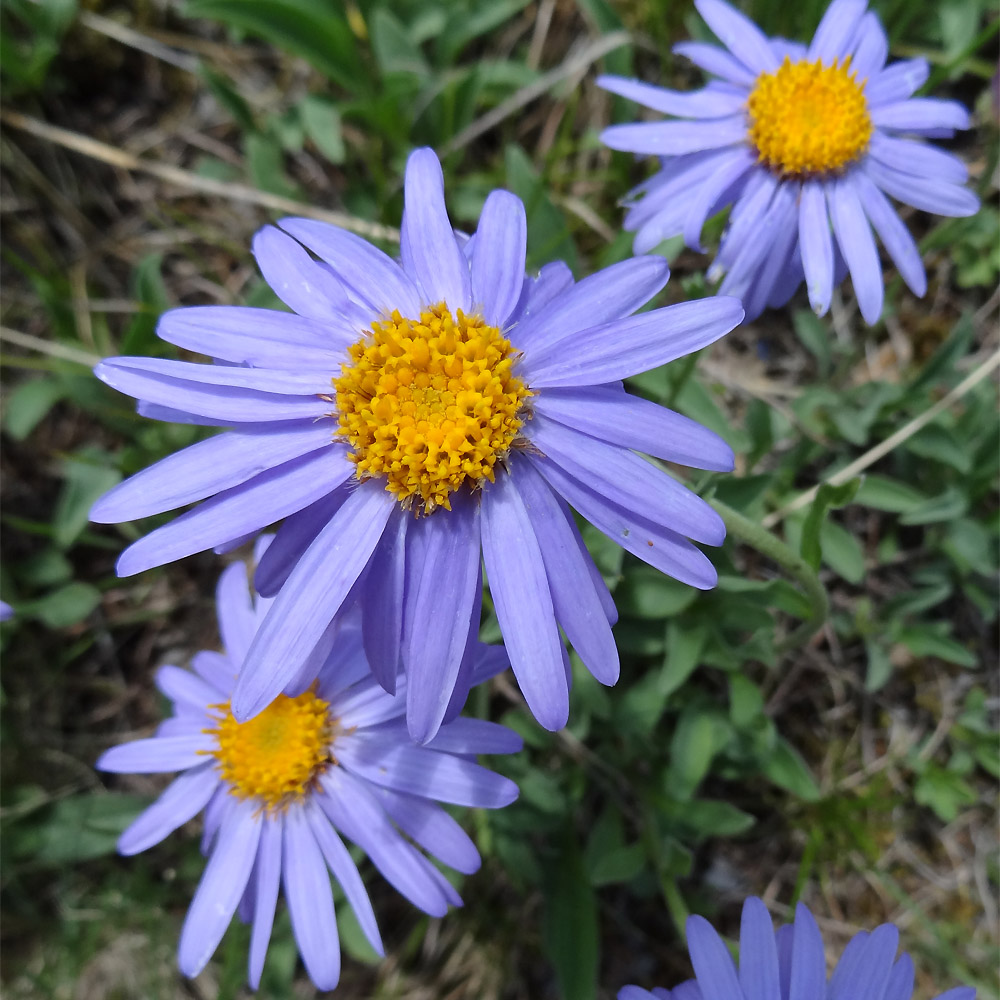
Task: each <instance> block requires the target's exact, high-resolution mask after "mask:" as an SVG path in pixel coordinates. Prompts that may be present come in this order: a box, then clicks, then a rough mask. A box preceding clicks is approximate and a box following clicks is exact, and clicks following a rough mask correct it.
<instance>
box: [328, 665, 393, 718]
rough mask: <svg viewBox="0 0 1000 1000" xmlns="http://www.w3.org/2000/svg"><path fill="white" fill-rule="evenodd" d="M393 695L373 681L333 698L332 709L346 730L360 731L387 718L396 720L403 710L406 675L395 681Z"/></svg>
mask: <svg viewBox="0 0 1000 1000" xmlns="http://www.w3.org/2000/svg"><path fill="white" fill-rule="evenodd" d="M396 683H397V688H396V694H395V695H391V694H387V693H386V691H385V689H384V688H383V687H382V685H381V684H379V683H377V682H376V681H375V679H374V678H372V679H370V680H364V681H361V682H359V683H356V684H353V685H351V687H350V688H349V689H347V690H346V691H344V692H343V693H340V694H338V695H336V699H335V708H336V711H337V714H338V715H339V716H340V718H341V720H342V722H343V724H344V725H345V726H346V727H347V728H357V729H364V728H366V727H368V726H377V725H379V724H380V723H382V722H387V721H389V720H390V719H398V718H400V717H401V716H402V715H403V713H404V712H405V711H406V699H405V698H404V697H403V696H404V695H405V693H406V676H405V674H401V675H400V676H399V678H398V680H397V682H396Z"/></svg>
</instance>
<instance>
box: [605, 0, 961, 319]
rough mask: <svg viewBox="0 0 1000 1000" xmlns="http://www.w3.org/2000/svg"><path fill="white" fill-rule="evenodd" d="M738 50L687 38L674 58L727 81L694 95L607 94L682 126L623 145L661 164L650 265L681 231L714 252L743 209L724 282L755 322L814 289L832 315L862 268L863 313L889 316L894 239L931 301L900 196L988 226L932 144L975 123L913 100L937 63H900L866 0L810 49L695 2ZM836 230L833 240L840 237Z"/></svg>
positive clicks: (641, 130)
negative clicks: (705, 237)
mask: <svg viewBox="0 0 1000 1000" xmlns="http://www.w3.org/2000/svg"><path fill="white" fill-rule="evenodd" d="M695 6H696V7H697V8H698V11H699V12H700V14H701V16H702V17H703V18H704V19H705V21H706V22H707V24H708V26H709V27H710V28H711V29H712V31H713V32H715V34H716V35H717V36H718V38H719V39H720V40H721V41H722V42H723V44H724V45H725V48H719V47H717V46H714V45H708V44H705V43H702V42H682V43H680V44H679V45H676V46H675V47H674V51H675V52H678V53H679V54H681V55H684V56H687V58H689V59H690V60H691V61H692V62H693V63H695V64H696V65H697V66H700V67H701V68H702V69H703V70H705V72H707V73H708V74H709V75H710V76H711V78H712V79H711V80H710V82H709V83H708V85H707V86H706V87H705V88H704V89H703V90H700V91H696V92H693V93H679V92H677V91H673V90H666V89H663V88H661V87H655V86H651V85H650V84H646V83H641V82H640V81H638V80H626V79H622V78H620V77H612V76H604V77H601V78H599V79H598V81H597V82H598V84H599V85H600V86H602V87H604V89H605V90H609V91H611V92H613V93H615V94H619V95H621V96H622V97H627V98H629V99H630V100H633V101H636V102H638V103H639V104H642V105H644V106H646V107H648V108H652V109H653V110H655V111H659V112H662V113H664V114H667V115H670V116H673V117H676V118H678V119H680V120H677V121H667V122H642V123H635V124H629V125H615V126H612V127H611V128H608V129H606V130H605V132H604V133H603V135H602V139H603V141H604V142H605V143H606V144H607V145H609V146H610V147H611V148H612V149H620V150H626V151H629V152H634V153H642V154H653V155H657V156H659V157H661V163H662V169H661V170H660V171H659V173H657V174H656V175H655V176H654V177H652V178H651V179H650V180H648V181H647V182H646V183H644V184H642V185H640V186H639V187H638V188H636V189H635V191H633V192H632V193H631V196H630V197H631V198H632V202H631V204H630V207H629V210H628V213H627V215H626V217H625V228H626V229H627V230H634V231H635V232H636V237H635V244H634V250H635V252H636V253H646V252H648V251H649V250H651V249H652V248H653V247H654V246H656V245H657V244H658V243H659V242H660V241H661V240H663V239H666V238H667V237H670V236H676V235H679V234H681V233H683V235H684V239H685V242H686V243H687V244H688V245H689V246H691V247H693V248H694V249H697V250H700V249H701V246H700V244H699V238H700V233H701V230H702V227H703V225H704V223H705V220H706V219H707V218H708V217H709V216H711V215H713V214H714V213H715V212H718V211H720V210H721V209H722V208H724V207H725V206H726V205H730V204H731V205H732V206H733V208H732V213H731V215H730V218H729V227H728V229H727V231H726V233H725V234H724V235H723V238H722V242H721V244H720V246H719V252H718V254H717V256H716V258H715V261H714V263H713V265H712V268H711V269H710V271H709V277H710V278H712V279H713V280H715V279H717V278H718V277H720V276H722V275H723V274H725V278H724V280H723V282H722V285H721V287H720V292H721V293H723V294H726V295H736V296H739V297H740V298H741V299H742V300H743V304H744V306H745V307H746V311H747V316H748V318H751V319H752V318H754V317H756V316H758V315H759V314H760V313H761V312H762V311H763V310H764V308H765V307H766V306H778V305H783V304H784V303H785V302H787V301H788V299H789V298H791V296H792V294H793V293H794V292H795V290H796V288H798V286H799V284H800V283H801V282H802V280H803V279H804V280H805V282H806V287H807V290H808V294H809V301H810V303H811V304H812V306H813V308H814V309H815V310H816V312H817V313H818V314H820V315H822V314H824V313H825V312H826V311H827V310H828V309H829V307H830V299H831V297H832V294H833V288H834V285H835V284H837V283H838V282H839V281H841V280H842V279H843V277H844V274H845V273H846V272H847V271H850V275H851V281H852V282H853V284H854V291H855V294H856V295H857V299H858V305H859V306H860V309H861V315H862V316H863V317H864V318H865V320H866V321H867V322H868V323H874V322H876V320H878V318H879V315H880V314H881V312H882V299H883V295H884V287H883V281H882V271H881V267H880V265H879V258H878V250H877V249H876V246H875V239H874V236H873V235H872V230H873V229H874V231H875V233H877V234H878V237H879V239H880V240H881V242H882V245H883V246H884V247H885V250H886V252H887V253H888V254H889V256H890V257H891V258H892V260H893V261H894V263H895V264H896V267H897V268H898V269H899V273H900V275H901V276H902V278H903V280H904V281H905V282H906V283H907V285H909V286H910V288H911V289H912V291H913V293H914V294H915V295H918V296H922V295H923V294H924V293H925V291H926V290H927V279H926V277H925V275H924V268H923V264H922V263H921V260H920V253H919V251H918V250H917V247H916V244H915V243H914V242H913V238H912V237H911V236H910V234H909V232H908V231H907V229H906V226H905V225H904V224H903V223H902V221H901V220H900V218H899V216H898V215H897V214H896V211H895V209H894V208H893V206H892V204H891V203H890V201H889V200H888V198H887V197H886V195H889V196H891V197H892V198H895V199H896V200H897V201H901V202H903V203H904V204H907V205H912V206H914V207H915V208H919V209H922V210H924V211H926V212H932V213H934V214H937V215H948V216H964V215H972V214H974V213H975V212H976V211H977V210H978V208H979V200H978V199H977V198H976V196H975V195H974V194H973V193H972V192H971V191H968V190H966V189H965V188H964V187H962V185H963V184H964V183H965V181H966V179H967V177H968V171H967V170H966V168H965V165H964V164H963V163H962V162H961V160H959V159H958V158H957V157H956V156H953V155H951V154H950V153H946V152H944V151H943V150H940V149H937V148H935V147H934V146H932V145H930V144H928V143H927V142H924V141H923V139H926V138H933V137H947V136H951V135H953V134H954V130H955V129H964V128H968V127H969V115H968V112H967V111H966V110H965V108H963V107H962V106H961V105H960V104H957V103H956V102H954V101H945V100H938V99H935V98H927V97H916V98H915V97H913V96H912V95H913V93H914V91H915V90H916V89H917V88H918V87H920V86H921V85H922V84H923V83H924V81H925V80H926V79H927V75H928V69H929V67H928V64H927V60H925V59H907V60H904V61H902V62H897V63H893V64H892V65H889V66H887V65H886V58H887V56H888V52H889V46H888V41H887V39H886V36H885V32H884V30H883V29H882V25H881V23H880V22H879V19H878V17H877V16H876V15H875V14H874V13H873V12H871V11H867V10H866V8H867V2H866V0H833V3H831V4H830V6H829V7H828V8H827V11H826V13H825V15H824V16H823V19H822V21H821V22H820V25H819V27H818V28H817V29H816V34H815V35H814V36H813V40H812V42H811V43H810V45H809V47H808V48H807V47H806V46H804V45H801V44H799V43H797V42H789V41H785V40H784V39H769V38H767V37H765V35H764V34H763V33H762V32H761V30H760V29H759V28H758V27H757V25H755V24H754V23H753V22H752V21H750V20H749V19H748V18H747V17H746V16H744V15H743V14H741V13H740V12H739V11H737V10H735V9H734V8H733V7H731V6H729V4H727V3H725V2H724V0H695ZM831 230H832V235H831Z"/></svg>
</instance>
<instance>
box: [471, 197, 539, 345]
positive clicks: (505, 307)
mask: <svg viewBox="0 0 1000 1000" xmlns="http://www.w3.org/2000/svg"><path fill="white" fill-rule="evenodd" d="M527 247H528V222H527V219H526V217H525V214H524V204H523V203H522V202H521V199H520V198H518V197H516V196H515V195H512V194H511V193H510V192H509V191H492V192H491V193H490V195H489V196H488V197H487V199H486V204H485V205H483V212H482V215H480V217H479V227H478V228H477V230H476V244H475V250H474V252H473V254H472V275H471V277H472V291H471V294H472V304H473V307H481V308H482V315H483V319H485V320H486V322H487V323H489V324H490V325H491V326H496V327H499V328H501V329H503V327H504V325H505V324H506V323H507V321H508V318H509V317H510V316H511V314H512V313H513V312H514V309H515V307H516V306H517V303H518V299H519V298H520V296H521V288H522V286H523V285H524V258H525V254H526V253H527Z"/></svg>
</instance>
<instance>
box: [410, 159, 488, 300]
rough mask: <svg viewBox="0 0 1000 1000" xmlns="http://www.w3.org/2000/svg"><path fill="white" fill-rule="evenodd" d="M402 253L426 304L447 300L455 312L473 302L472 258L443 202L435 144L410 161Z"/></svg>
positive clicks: (439, 166) (442, 177)
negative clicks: (460, 240)
mask: <svg viewBox="0 0 1000 1000" xmlns="http://www.w3.org/2000/svg"><path fill="white" fill-rule="evenodd" d="M403 197H404V201H405V205H406V207H405V209H404V211H403V226H402V236H401V238H400V245H399V249H400V253H401V256H402V260H403V267H404V268H405V269H406V272H407V274H409V275H410V276H411V277H413V278H416V280H417V282H418V283H419V284H420V287H421V288H422V289H423V292H424V300H425V302H426V303H427V304H428V305H432V304H434V303H437V302H441V301H444V302H445V303H447V305H448V308H449V309H451V311H452V312H455V311H456V310H458V309H461V310H463V311H464V312H469V311H470V309H471V308H472V283H471V279H470V276H469V263H468V261H467V260H466V259H465V254H464V253H462V248H461V247H460V246H459V245H458V241H457V240H456V239H455V234H454V232H453V231H452V227H451V222H450V220H449V219H448V209H447V208H446V207H445V203H444V174H443V173H442V172H441V164H440V162H439V161H438V158H437V156H436V155H435V153H434V150H432V149H428V148H424V149H415V150H414V151H413V152H412V153H410V157H409V159H408V160H407V161H406V179H405V181H404V190H403Z"/></svg>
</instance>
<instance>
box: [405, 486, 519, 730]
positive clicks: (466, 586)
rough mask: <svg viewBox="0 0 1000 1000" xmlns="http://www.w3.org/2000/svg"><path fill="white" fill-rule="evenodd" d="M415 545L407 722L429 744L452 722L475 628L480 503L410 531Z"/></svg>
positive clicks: (459, 503) (408, 610)
mask: <svg viewBox="0 0 1000 1000" xmlns="http://www.w3.org/2000/svg"><path fill="white" fill-rule="evenodd" d="M501 475H503V474H502V473H501ZM407 538H408V541H412V542H413V543H414V545H413V546H410V545H408V546H407V552H406V562H407V566H406V570H407V572H406V578H407V584H406V596H405V601H404V606H403V662H404V664H405V668H406V675H407V682H408V683H407V691H406V720H407V725H408V726H409V730H410V736H411V738H412V739H414V740H415V741H416V742H418V743H426V742H427V740H429V739H430V738H431V737H432V736H433V735H434V734H435V733H436V732H437V730H438V727H439V726H440V725H441V720H442V719H443V718H444V713H445V710H446V709H447V708H448V703H449V701H450V700H451V693H452V691H453V690H454V688H455V681H456V679H457V677H458V668H459V666H460V664H461V662H462V656H463V655H464V653H465V647H466V640H467V639H468V636H469V630H470V629H471V628H472V626H473V622H472V608H473V605H474V603H475V587H476V583H477V581H478V579H479V560H480V555H479V553H480V538H479V503H478V502H477V499H476V498H472V499H470V498H466V497H462V498H456V502H455V503H454V505H453V508H452V510H451V511H443V510H442V511H437V512H435V513H434V514H433V515H431V516H430V517H425V518H422V519H420V520H418V521H415V522H414V523H412V524H410V525H409V526H408V530H407ZM475 624H476V625H477V626H478V624H479V623H478V622H476V623H475Z"/></svg>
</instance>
